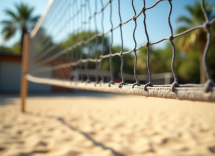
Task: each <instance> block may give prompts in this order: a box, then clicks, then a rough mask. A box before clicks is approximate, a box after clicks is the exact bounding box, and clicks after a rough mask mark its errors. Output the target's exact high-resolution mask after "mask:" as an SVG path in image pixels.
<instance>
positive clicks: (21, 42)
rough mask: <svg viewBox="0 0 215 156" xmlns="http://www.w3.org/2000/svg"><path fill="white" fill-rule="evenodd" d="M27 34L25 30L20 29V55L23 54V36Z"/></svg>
mask: <svg viewBox="0 0 215 156" xmlns="http://www.w3.org/2000/svg"><path fill="white" fill-rule="evenodd" d="M26 33H27V29H26V28H23V29H22V36H21V41H20V51H21V55H22V53H23V43H24V36H25V34H26Z"/></svg>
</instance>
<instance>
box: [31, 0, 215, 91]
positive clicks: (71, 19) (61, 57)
mask: <svg viewBox="0 0 215 156" xmlns="http://www.w3.org/2000/svg"><path fill="white" fill-rule="evenodd" d="M122 2H123V3H129V5H130V7H131V8H132V11H133V15H130V14H129V15H127V16H126V17H128V16H131V17H129V18H127V19H126V20H122V19H123V18H122V11H121V10H122V7H121V3H122ZM164 2H165V4H166V5H168V10H169V12H168V16H167V24H168V27H169V32H170V33H169V36H168V37H164V38H162V39H159V40H157V41H155V42H152V41H151V40H150V37H149V33H148V29H147V22H146V18H147V15H146V13H147V11H149V10H151V9H152V10H153V8H155V7H156V6H157V5H159V4H160V3H164ZM167 3H168V4H167ZM135 4H137V3H135V2H134V1H133V0H131V1H130V0H129V1H124V0H123V1H122V0H109V1H107V0H106V1H105V0H100V1H99V0H98V1H97V0H93V1H90V0H54V1H50V5H49V9H48V12H47V13H46V14H45V15H44V16H43V17H42V18H41V20H40V21H39V24H38V25H37V27H36V28H35V30H34V31H33V32H32V34H31V50H30V62H29V63H30V70H29V74H31V75H33V76H36V77H40V76H42V75H43V73H48V72H52V74H51V77H50V78H51V79H53V78H55V79H60V80H68V81H71V82H83V83H93V84H94V85H95V86H96V85H99V84H102V83H104V82H108V86H109V87H111V86H112V85H117V86H118V87H119V88H122V87H124V86H125V85H128V84H127V83H126V80H125V75H127V74H125V73H124V70H125V68H126V63H127V62H124V58H125V57H127V56H128V57H130V56H131V55H132V57H134V62H133V71H132V72H133V77H134V79H135V83H133V84H132V85H130V86H131V88H135V87H138V86H143V89H144V90H145V91H147V89H148V88H149V87H158V88H160V87H169V88H170V89H171V91H175V88H176V87H202V86H203V85H201V84H185V85H182V84H179V83H178V77H177V73H176V70H175V67H174V65H175V59H176V49H175V45H174V42H173V40H174V39H176V38H179V37H181V36H183V35H185V34H187V33H191V32H192V31H194V30H197V29H204V30H205V31H206V33H207V43H206V46H205V49H204V55H203V58H202V59H203V65H204V69H205V74H206V77H207V83H206V84H205V85H204V86H205V91H206V92H209V91H210V90H211V89H212V88H213V86H214V84H213V80H212V78H211V76H210V73H209V70H208V65H207V59H206V58H207V53H208V49H209V47H210V43H211V36H212V34H211V31H210V26H211V25H213V24H214V23H215V18H213V19H212V20H209V17H208V14H207V10H206V9H205V2H204V0H201V7H202V12H203V13H204V16H205V23H203V24H202V25H197V26H195V27H193V28H191V29H189V30H186V31H184V32H182V33H179V34H175V35H174V33H173V28H172V23H171V20H170V19H171V15H172V8H173V6H172V0H166V1H165V0H158V1H157V2H155V3H154V4H153V5H151V6H149V7H146V2H145V0H143V2H142V6H138V7H141V9H139V11H137V9H136V8H137V6H135ZM93 11H94V12H93ZM124 14H125V13H124ZM116 17H117V18H118V21H119V22H118V23H116V22H115V20H114V19H115V18H116ZM139 19H141V21H142V22H141V23H140V22H137V21H138V20H139ZM107 21H108V23H109V25H108V26H107ZM113 21H114V22H115V23H114V22H113ZM132 22H133V24H134V27H133V30H130V29H123V27H125V25H126V24H129V23H132ZM140 24H141V25H140ZM114 25H115V26H114ZM137 26H138V27H141V32H142V34H143V35H142V38H143V39H142V40H141V41H139V42H140V43H143V42H144V40H146V42H145V44H141V46H138V43H137V37H136V34H137V32H136V30H137ZM160 31H162V30H160ZM115 32H117V33H115ZM130 32H132V37H133V43H132V44H134V47H133V48H131V49H130V50H125V49H124V47H125V45H124V39H126V38H127V36H126V34H128V33H130ZM144 34H145V36H144ZM114 35H116V36H119V38H120V41H118V40H117V41H115V40H114V39H115V38H114ZM125 36H126V37H125ZM164 41H168V42H169V43H170V44H171V47H172V62H171V70H172V75H173V79H174V80H173V83H172V84H165V85H164V84H160V85H153V83H152V79H153V75H152V74H151V70H150V47H151V46H153V45H156V44H159V43H161V42H164ZM114 42H117V43H119V44H120V49H119V51H116V50H113V45H114ZM142 48H146V49H147V59H146V60H147V61H146V68H147V72H148V77H147V78H148V82H147V83H146V84H141V83H140V81H139V80H138V75H137V52H138V50H140V49H142ZM115 57H118V58H120V59H119V60H117V61H120V67H117V68H120V77H121V80H120V82H119V83H116V79H115V75H114V71H113V70H114V69H113V63H114V62H113V61H114V58H115ZM104 60H108V65H106V66H105V65H104V64H105V63H106V64H107V61H104ZM158 61H160V60H158ZM163 61H165V60H163ZM103 66H105V67H106V68H104V69H102V68H103ZM105 70H106V71H105ZM92 75H93V76H92ZM43 76H44V75H43ZM108 86H107V87H108Z"/></svg>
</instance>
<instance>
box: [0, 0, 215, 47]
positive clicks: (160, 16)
mask: <svg viewBox="0 0 215 156" xmlns="http://www.w3.org/2000/svg"><path fill="white" fill-rule="evenodd" d="M81 1H82V0H79V4H80V3H81ZM156 1H157V0H146V7H149V6H151V5H153V4H154V3H155V2H156ZM20 2H24V3H27V4H29V6H34V7H35V11H34V15H41V14H42V13H43V12H44V10H45V9H46V7H47V4H48V0H0V20H3V19H7V17H6V16H5V14H4V10H5V9H6V8H7V9H11V10H14V3H20ZM107 2H108V0H103V3H104V4H106V3H107ZM210 2H211V3H213V4H214V3H215V0H211V1H210ZM94 3H95V0H91V7H92V13H94V9H95V7H94V6H95V4H94ZM193 3H194V0H172V4H173V11H172V15H171V23H172V26H173V31H174V32H175V30H176V29H177V28H178V27H179V26H180V25H181V24H178V23H176V20H177V18H178V17H179V16H181V15H186V16H188V15H189V14H188V12H186V11H185V9H184V6H185V5H188V4H193ZM134 5H135V9H136V12H137V14H138V13H139V12H140V10H141V8H142V6H143V1H142V0H134ZM112 7H113V14H112V15H113V16H112V18H113V24H114V27H115V26H117V25H118V24H119V15H118V1H117V0H113V2H112ZM100 8H101V5H100V0H98V5H97V11H98V10H99V9H100ZM109 11H110V7H109V6H108V7H107V8H106V9H105V12H104V14H105V15H104V16H105V20H104V25H105V32H106V31H108V30H110V28H111V26H110V20H109V16H110V15H109V13H110V12H109ZM168 12H169V3H168V1H167V0H165V1H162V2H160V3H159V4H158V5H157V6H156V7H154V8H153V9H150V10H147V11H146V16H147V18H146V24H147V30H148V33H149V38H150V41H151V42H154V41H157V40H159V39H161V38H164V37H168V36H169V35H170V29H169V26H168V23H167V16H168ZM133 15H134V12H133V9H132V6H131V0H121V16H122V22H124V21H126V20H128V19H129V18H131V17H133ZM100 21H101V15H97V22H98V26H97V27H98V29H99V30H100V32H101V24H100V23H101V22H100ZM93 28H95V26H94V20H92V29H93ZM1 29H2V27H1V25H0V31H1ZM122 29H123V39H124V45H125V48H127V49H129V50H130V49H133V47H134V40H133V29H134V21H130V22H129V23H128V24H125V25H123V27H122ZM113 34H114V45H120V44H121V39H120V31H119V29H116V30H115V31H114V33H113ZM108 35H110V33H109V34H108ZM19 36H20V32H18V33H16V35H15V36H14V37H13V38H12V39H10V40H9V41H7V42H4V41H3V36H2V35H0V45H8V46H10V45H12V44H13V43H14V42H16V41H18V40H19ZM135 37H136V40H137V45H138V46H140V45H142V44H144V43H145V42H146V36H145V32H144V26H143V14H141V16H140V17H139V18H138V19H137V29H136V33H135ZM165 43H166V42H162V43H159V44H158V45H154V47H155V48H163V47H164V46H165Z"/></svg>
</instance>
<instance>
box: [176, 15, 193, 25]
mask: <svg viewBox="0 0 215 156" xmlns="http://www.w3.org/2000/svg"><path fill="white" fill-rule="evenodd" d="M177 22H185V23H186V24H192V20H191V19H189V18H188V17H186V16H181V17H179V18H178V19H177Z"/></svg>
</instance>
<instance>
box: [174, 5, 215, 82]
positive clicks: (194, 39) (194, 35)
mask: <svg viewBox="0 0 215 156" xmlns="http://www.w3.org/2000/svg"><path fill="white" fill-rule="evenodd" d="M205 7H206V10H207V14H208V16H209V20H211V19H212V18H213V11H214V8H215V5H213V6H209V2H208V1H207V2H205ZM185 9H186V10H187V11H188V12H189V14H190V15H191V16H189V17H186V16H181V17H179V18H178V20H177V22H183V23H184V26H182V27H180V28H178V29H177V31H176V32H177V33H181V32H183V31H185V30H188V29H190V28H192V27H194V26H197V25H202V24H203V23H204V22H205V17H204V14H203V11H202V8H201V3H200V2H197V1H195V3H194V5H187V6H185ZM211 30H212V31H213V32H215V31H214V30H215V29H214V26H213V28H212V29H211ZM213 32H212V33H213ZM206 42H207V36H206V31H205V29H198V30H195V31H193V32H191V33H188V34H186V35H183V36H181V37H179V38H178V39H177V44H178V47H179V48H180V50H181V51H182V52H184V51H187V50H188V51H192V49H193V45H194V44H195V45H196V44H197V45H198V47H199V49H200V55H199V58H200V83H205V81H206V77H205V72H204V67H203V62H202V58H203V52H204V48H205V45H206Z"/></svg>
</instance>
